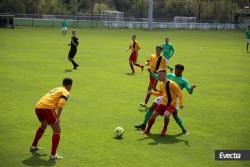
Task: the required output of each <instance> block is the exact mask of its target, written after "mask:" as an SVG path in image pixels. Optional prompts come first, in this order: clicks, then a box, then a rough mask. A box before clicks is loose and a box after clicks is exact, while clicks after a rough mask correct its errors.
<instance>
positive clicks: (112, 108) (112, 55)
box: [0, 27, 250, 167]
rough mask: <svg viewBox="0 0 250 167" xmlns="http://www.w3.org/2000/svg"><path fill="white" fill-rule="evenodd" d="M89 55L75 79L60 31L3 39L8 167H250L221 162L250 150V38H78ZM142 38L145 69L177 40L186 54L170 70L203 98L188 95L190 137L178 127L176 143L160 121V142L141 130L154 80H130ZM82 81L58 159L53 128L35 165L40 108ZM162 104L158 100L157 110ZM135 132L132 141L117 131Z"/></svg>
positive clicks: (113, 33) (105, 32)
mask: <svg viewBox="0 0 250 167" xmlns="http://www.w3.org/2000/svg"><path fill="white" fill-rule="evenodd" d="M70 31H71V30H70ZM77 32H78V38H79V42H80V44H79V47H78V53H77V55H76V61H77V62H79V65H80V67H79V70H77V71H72V70H71V69H72V65H71V64H70V62H69V61H68V60H67V54H68V51H69V46H67V44H68V43H69V41H70V33H68V34H67V36H66V37H62V36H61V34H60V30H59V29H56V28H27V27H17V28H16V29H0V39H1V40H0V76H1V82H0V92H1V96H0V101H1V103H0V112H1V113H0V120H1V121H0V127H1V128H0V148H1V150H0V164H1V166H4V167H13V166H18V167H19V166H53V165H55V166H65V167H71V166H73V167H78V166H88V167H113V166H114V167H117V166H121V167H132V166H136V167H147V166H149V167H152V166H155V167H163V166H164V167H172V166H173V167H186V166H190V167H201V166H202V167H203V166H214V167H217V166H223V167H229V166H235V167H236V166H237V167H239V166H250V162H249V161H215V150H216V149H250V133H249V128H250V124H249V123H250V109H249V106H248V104H249V98H250V75H249V71H250V65H249V62H250V53H245V40H244V32H242V31H206V30H203V31H200V30H155V31H145V30H130V29H78V30H77ZM132 34H136V35H137V38H138V41H139V42H140V44H141V48H142V49H141V51H140V52H139V60H138V61H139V62H140V63H143V62H145V60H146V59H147V57H148V56H149V55H150V54H151V53H154V52H155V46H156V45H159V44H161V43H162V42H163V40H164V37H165V36H166V35H169V36H170V38H171V43H173V44H174V46H175V49H176V52H175V55H174V57H173V58H172V59H171V61H170V65H171V66H174V64H176V63H181V64H184V65H185V71H184V76H185V77H186V78H187V79H188V80H189V82H190V83H191V84H196V85H197V88H196V89H195V91H194V94H193V95H189V94H188V93H187V92H186V91H185V90H184V91H183V92H184V103H185V107H184V110H182V111H180V112H179V114H180V117H181V118H182V119H183V121H184V125H185V126H186V127H187V129H188V131H189V135H181V130H180V129H179V127H178V125H177V124H176V123H175V121H174V120H173V118H172V117H171V120H170V124H169V130H168V135H167V136H166V137H160V135H159V133H160V130H161V128H162V125H163V119H162V118H161V117H158V119H157V121H156V123H155V125H154V126H153V128H152V131H151V133H152V134H151V135H150V136H145V135H142V134H141V132H140V131H137V130H135V129H134V127H133V125H134V124H136V123H140V122H142V121H143V118H144V112H140V111H138V104H139V103H140V102H143V101H144V97H145V94H146V89H147V85H148V80H149V77H148V73H147V71H144V72H143V73H142V72H141V71H140V69H136V74H135V75H129V74H128V73H129V72H130V69H129V65H128V56H129V52H126V48H127V47H128V44H129V42H130V37H131V35H132ZM66 76H69V77H72V78H73V80H74V84H73V88H72V91H71V96H70V99H69V100H68V103H67V105H66V106H65V108H64V110H63V112H62V117H61V127H62V132H61V141H60V145H59V148H58V153H59V154H61V155H62V156H63V157H64V159H63V160H60V161H56V162H52V161H48V159H49V155H50V147H51V136H52V130H51V129H50V128H49V127H48V128H47V130H46V132H45V134H44V136H43V138H42V139H41V140H40V143H39V145H40V146H41V147H43V148H44V150H41V151H39V153H37V154H35V155H32V154H31V153H30V152H29V146H30V145H31V142H32V140H33V137H34V134H35V131H36V129H37V128H38V126H39V122H38V120H37V117H36V115H35V113H34V105H35V103H36V102H37V101H38V100H39V99H40V97H41V96H43V95H44V94H45V93H46V92H48V91H49V90H50V89H52V88H54V87H57V86H60V85H61V81H62V78H63V77H66ZM153 99H154V97H151V100H150V102H149V104H151V102H152V100H153ZM117 126H121V127H123V128H124V129H125V133H124V136H123V139H120V140H117V139H114V133H113V130H114V128H115V127H117Z"/></svg>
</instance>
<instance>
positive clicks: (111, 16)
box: [101, 10, 124, 21]
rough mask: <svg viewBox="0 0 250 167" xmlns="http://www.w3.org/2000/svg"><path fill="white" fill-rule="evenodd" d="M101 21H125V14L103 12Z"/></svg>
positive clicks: (111, 11)
mask: <svg viewBox="0 0 250 167" xmlns="http://www.w3.org/2000/svg"><path fill="white" fill-rule="evenodd" d="M101 21H124V12H119V11H114V10H102V11H101Z"/></svg>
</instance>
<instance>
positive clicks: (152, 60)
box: [140, 46, 167, 107]
mask: <svg viewBox="0 0 250 167" xmlns="http://www.w3.org/2000/svg"><path fill="white" fill-rule="evenodd" d="M161 52H162V47H161V46H156V54H152V55H150V56H149V58H148V59H147V62H146V63H145V66H148V65H149V66H150V69H151V72H152V73H156V72H157V70H158V69H166V68H167V63H166V60H165V59H164V58H163V57H162V56H161ZM149 78H150V81H149V85H148V91H150V90H152V89H154V90H156V85H157V79H155V78H153V77H152V76H151V75H149ZM150 96H151V95H150V94H148V93H147V95H146V97H145V101H144V103H141V104H140V106H142V107H146V105H147V103H148V101H149V98H150Z"/></svg>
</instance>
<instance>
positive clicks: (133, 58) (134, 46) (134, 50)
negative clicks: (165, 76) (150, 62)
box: [128, 35, 144, 73]
mask: <svg viewBox="0 0 250 167" xmlns="http://www.w3.org/2000/svg"><path fill="white" fill-rule="evenodd" d="M140 49H141V48H140V45H139V42H138V41H136V35H133V36H132V41H131V42H130V44H129V48H128V50H131V54H130V56H129V65H130V68H131V70H132V73H135V69H134V65H135V66H137V67H140V68H141V70H142V72H143V70H144V66H143V65H140V64H138V63H137V57H138V51H139V50H140Z"/></svg>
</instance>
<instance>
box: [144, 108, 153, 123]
mask: <svg viewBox="0 0 250 167" xmlns="http://www.w3.org/2000/svg"><path fill="white" fill-rule="evenodd" d="M152 114H153V112H151V111H150V110H149V109H148V108H147V111H146V113H145V117H144V122H143V125H147V123H148V120H149V118H150V117H151V115H152Z"/></svg>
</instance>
